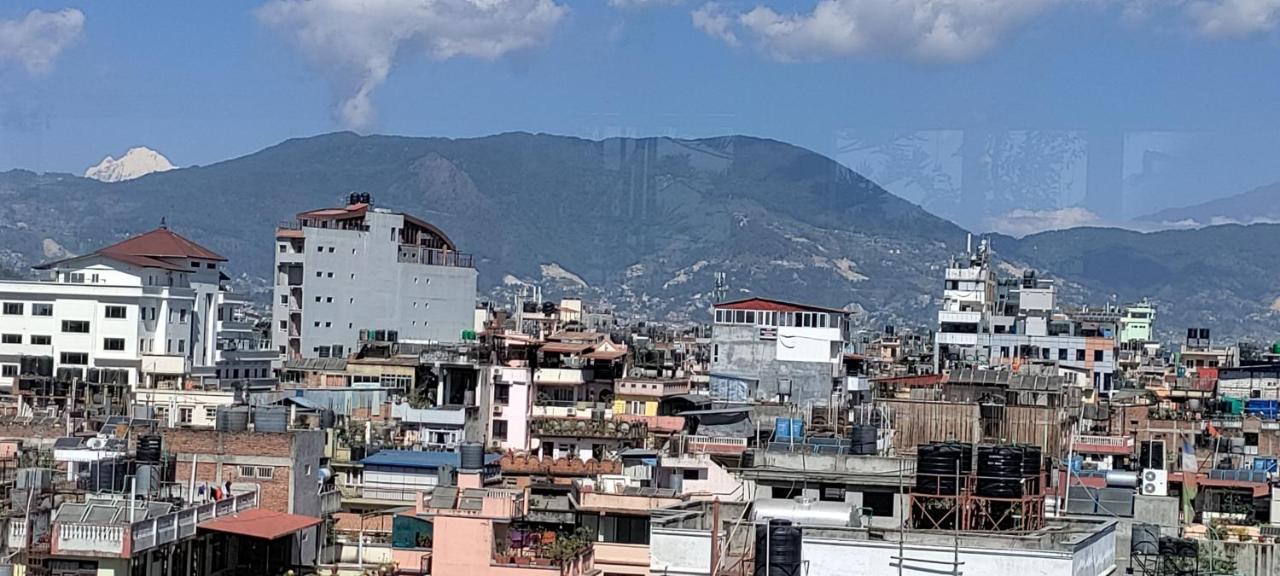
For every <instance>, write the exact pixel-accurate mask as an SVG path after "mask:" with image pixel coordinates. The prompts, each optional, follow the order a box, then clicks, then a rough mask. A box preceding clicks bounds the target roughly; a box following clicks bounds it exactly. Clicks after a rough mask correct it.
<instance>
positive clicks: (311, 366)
mask: <svg viewBox="0 0 1280 576" xmlns="http://www.w3.org/2000/svg"><path fill="white" fill-rule="evenodd" d="M284 369H285V370H313V371H339V372H340V371H342V370H346V369H347V361H346V360H345V359H343V358H290V359H288V360H285V361H284Z"/></svg>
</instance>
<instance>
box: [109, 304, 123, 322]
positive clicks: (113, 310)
mask: <svg viewBox="0 0 1280 576" xmlns="http://www.w3.org/2000/svg"><path fill="white" fill-rule="evenodd" d="M106 316H107V318H115V319H121V318H124V317H125V308H124V306H107V312H106Z"/></svg>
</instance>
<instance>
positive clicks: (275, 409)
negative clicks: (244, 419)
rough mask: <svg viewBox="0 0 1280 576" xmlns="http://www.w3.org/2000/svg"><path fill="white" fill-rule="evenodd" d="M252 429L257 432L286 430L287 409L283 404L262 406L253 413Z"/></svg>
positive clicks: (287, 428)
mask: <svg viewBox="0 0 1280 576" xmlns="http://www.w3.org/2000/svg"><path fill="white" fill-rule="evenodd" d="M253 429H254V430H255V431H257V432H288V431H289V409H288V408H285V407H284V406H262V407H259V408H258V409H257V410H256V411H255V412H254V413H253Z"/></svg>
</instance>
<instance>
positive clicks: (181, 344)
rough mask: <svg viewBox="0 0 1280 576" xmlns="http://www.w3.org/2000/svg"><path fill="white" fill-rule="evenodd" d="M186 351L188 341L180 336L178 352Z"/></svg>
mask: <svg viewBox="0 0 1280 576" xmlns="http://www.w3.org/2000/svg"><path fill="white" fill-rule="evenodd" d="M186 351H187V341H186V340H185V339H182V338H179V339H178V353H179V354H182V353H185V352H186Z"/></svg>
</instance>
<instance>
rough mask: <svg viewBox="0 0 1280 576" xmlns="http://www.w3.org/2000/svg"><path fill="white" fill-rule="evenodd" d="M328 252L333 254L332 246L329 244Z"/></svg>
mask: <svg viewBox="0 0 1280 576" xmlns="http://www.w3.org/2000/svg"><path fill="white" fill-rule="evenodd" d="M329 253H330V254H333V246H330V247H329Z"/></svg>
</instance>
